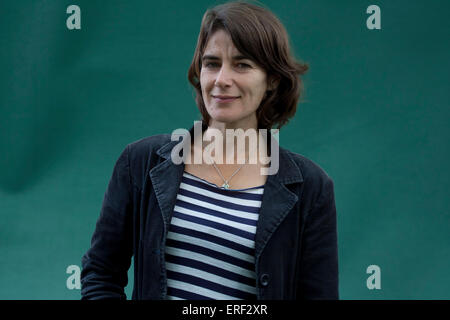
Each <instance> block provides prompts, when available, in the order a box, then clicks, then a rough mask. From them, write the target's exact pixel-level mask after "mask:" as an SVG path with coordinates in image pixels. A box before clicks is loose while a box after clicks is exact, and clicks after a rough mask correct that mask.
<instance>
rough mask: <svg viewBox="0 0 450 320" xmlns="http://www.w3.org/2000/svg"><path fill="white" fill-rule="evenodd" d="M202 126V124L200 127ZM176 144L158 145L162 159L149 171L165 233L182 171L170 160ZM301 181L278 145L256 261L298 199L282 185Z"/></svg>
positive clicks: (258, 233)
mask: <svg viewBox="0 0 450 320" xmlns="http://www.w3.org/2000/svg"><path fill="white" fill-rule="evenodd" d="M202 129H203V130H204V129H205V126H204V125H203V126H202ZM193 130H194V127H192V128H191V129H190V130H189V133H190V134H191V137H193ZM269 135H270V139H268V140H269V141H272V140H274V139H271V138H272V137H271V134H270V133H269ZM178 143H180V142H179V141H170V142H168V143H166V144H165V145H163V146H162V147H161V148H159V149H158V150H157V151H156V153H157V155H159V156H160V157H162V158H163V159H165V161H163V162H161V163H160V164H158V165H156V166H155V167H154V168H153V169H151V170H150V172H149V175H150V177H151V179H152V183H153V186H154V190H155V194H156V198H157V200H158V204H159V206H160V209H161V213H162V216H163V219H164V225H165V230H164V231H165V234H167V230H168V228H169V224H170V219H171V215H172V212H173V208H174V207H175V202H176V197H177V193H178V187H179V185H180V182H181V179H182V176H183V172H184V164H183V163H182V164H179V165H176V164H174V163H173V162H172V160H171V151H172V149H173V148H174V147H175V145H177V144H178ZM302 182H303V175H302V173H301V169H300V168H299V167H298V165H297V164H296V163H295V161H294V160H293V159H292V156H291V155H290V153H289V151H287V150H286V149H284V148H281V147H279V169H278V172H277V173H276V174H274V175H269V176H268V177H267V181H266V184H265V186H264V195H263V199H262V203H261V208H260V213H259V219H258V223H257V227H256V236H255V257H256V261H258V259H259V256H260V254H261V252H262V250H263V249H264V247H265V245H266V243H267V241H268V240H269V239H270V237H271V235H272V234H273V232H274V231H275V230H276V229H277V228H278V226H279V224H280V223H281V222H282V221H283V220H284V218H285V217H286V216H287V214H288V213H289V212H290V211H291V209H292V208H293V207H294V205H295V204H296V202H297V201H298V200H299V198H298V195H297V194H296V193H294V192H292V191H290V190H289V189H288V188H287V187H286V185H288V184H293V183H302Z"/></svg>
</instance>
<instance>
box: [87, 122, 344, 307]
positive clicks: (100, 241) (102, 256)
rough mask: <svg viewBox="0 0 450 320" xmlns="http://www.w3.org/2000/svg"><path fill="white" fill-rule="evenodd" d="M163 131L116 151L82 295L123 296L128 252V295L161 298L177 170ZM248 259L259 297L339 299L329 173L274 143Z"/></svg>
mask: <svg viewBox="0 0 450 320" xmlns="http://www.w3.org/2000/svg"><path fill="white" fill-rule="evenodd" d="M192 129H193V128H191V133H192V132H193V131H192ZM170 137H171V136H170V135H168V134H167V135H155V136H151V137H147V138H143V139H141V140H138V141H136V142H133V143H130V144H129V145H127V146H126V148H125V149H124V150H123V152H122V153H121V155H120V157H119V158H118V160H117V162H116V164H115V166H114V170H113V173H112V177H111V179H110V181H109V184H108V187H107V190H106V192H105V196H104V200H103V204H102V208H101V212H100V216H99V218H98V220H97V224H96V228H95V231H94V234H93V236H92V240H91V247H90V249H89V250H88V251H87V252H86V253H85V254H84V255H83V257H82V272H81V284H82V288H81V296H82V299H106V298H116V299H126V295H125V293H124V287H125V286H126V285H127V283H128V277H127V271H128V269H129V268H130V265H131V258H132V256H134V287H133V296H132V299H133V300H136V299H137V300H140V299H165V297H166V293H167V278H166V269H165V259H164V247H165V240H166V235H167V232H168V227H169V225H170V219H171V214H172V211H173V208H174V206H175V200H176V195H177V192H178V187H179V185H180V181H181V178H182V174H183V171H184V164H180V165H175V164H174V163H173V162H172V160H171V157H170V154H171V150H172V148H173V147H174V146H175V145H176V144H177V143H178V141H171V139H170ZM255 263H256V266H255V268H256V276H257V281H256V283H257V292H258V296H257V298H258V299H260V300H268V299H269V300H279V299H283V300H291V299H339V293H338V250H337V225H336V208H335V200H334V189H333V181H332V180H331V179H330V177H329V176H328V175H327V174H326V173H325V172H324V171H323V170H322V169H321V168H320V167H319V166H318V165H317V164H315V163H314V162H312V161H311V160H308V159H307V158H305V157H304V156H302V155H299V154H296V153H293V152H290V151H288V150H286V149H283V148H281V147H280V148H279V170H278V173H277V174H275V175H269V176H268V178H267V181H266V184H265V189H264V195H263V199H262V204H261V209H260V213H259V220H258V224H257V228H256V238H255Z"/></svg>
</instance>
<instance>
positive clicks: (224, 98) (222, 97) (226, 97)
mask: <svg viewBox="0 0 450 320" xmlns="http://www.w3.org/2000/svg"><path fill="white" fill-rule="evenodd" d="M213 97H214V98H218V99H222V100H227V99H236V98H239V96H237V97H236V96H224V95H217V96H214V95H213Z"/></svg>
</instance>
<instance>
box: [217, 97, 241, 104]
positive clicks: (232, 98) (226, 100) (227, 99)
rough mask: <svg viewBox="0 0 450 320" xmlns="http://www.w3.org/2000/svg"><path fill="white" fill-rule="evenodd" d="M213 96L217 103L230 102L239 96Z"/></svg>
mask: <svg viewBox="0 0 450 320" xmlns="http://www.w3.org/2000/svg"><path fill="white" fill-rule="evenodd" d="M213 97H214V100H215V101H216V102H217V103H230V102H233V101H234V100H236V99H238V98H239V97H233V96H213Z"/></svg>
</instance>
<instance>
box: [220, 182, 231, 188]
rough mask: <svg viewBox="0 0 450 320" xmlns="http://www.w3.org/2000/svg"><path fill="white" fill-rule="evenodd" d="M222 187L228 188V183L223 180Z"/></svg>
mask: <svg viewBox="0 0 450 320" xmlns="http://www.w3.org/2000/svg"><path fill="white" fill-rule="evenodd" d="M222 188H225V189H229V188H230V185H229V184H228V183H226V182H225V183H224V184H223V185H222Z"/></svg>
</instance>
